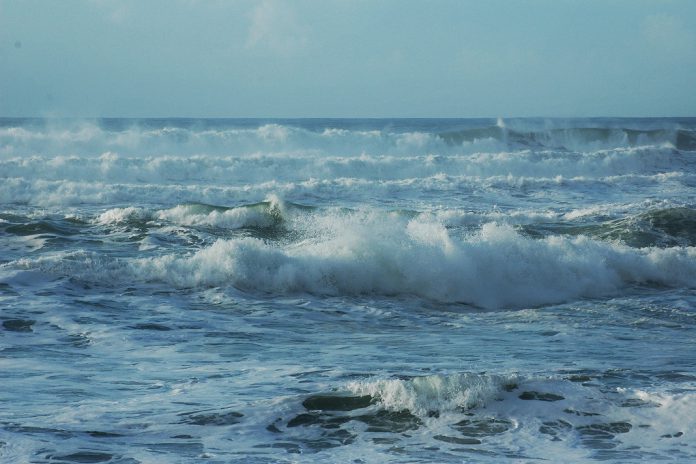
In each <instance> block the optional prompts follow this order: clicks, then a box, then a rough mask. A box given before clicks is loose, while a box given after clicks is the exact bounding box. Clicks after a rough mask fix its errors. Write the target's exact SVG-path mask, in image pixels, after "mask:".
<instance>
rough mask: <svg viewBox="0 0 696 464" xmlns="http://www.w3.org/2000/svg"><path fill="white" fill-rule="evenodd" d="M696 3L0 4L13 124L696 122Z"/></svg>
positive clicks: (199, 0) (2, 0)
mask: <svg viewBox="0 0 696 464" xmlns="http://www.w3.org/2000/svg"><path fill="white" fill-rule="evenodd" d="M695 19H696V1H695V0H421V1H411V0H312V1H309V0H292V1H291V0H287V1H281V0H258V1H250V0H227V1H223V0H207V1H204V0H81V1H77V0H0V116H44V117H48V116H54V117H176V116H179V117H298V118H299V117H524V116H539V117H553V116H559V117H583V116H584V117H587V116H628V117H632V116H696V21H695Z"/></svg>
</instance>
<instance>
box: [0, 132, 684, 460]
mask: <svg viewBox="0 0 696 464" xmlns="http://www.w3.org/2000/svg"><path fill="white" fill-rule="evenodd" d="M0 319H1V321H0V325H1V327H0V385H1V386H0V461H2V462H8V463H10V462H36V463H85V462H89V463H92V462H112V463H138V462H141V463H158V462H161V463H172V462H201V461H204V462H211V463H218V462H219V463H229V462H245V463H246V462H258V463H263V462H364V463H372V462H375V463H377V462H379V463H382V462H394V463H401V462H506V461H507V462H536V461H538V460H551V461H558V460H560V459H562V460H563V461H564V462H587V461H593V460H601V461H609V462H638V461H646V462H653V461H657V460H674V461H678V462H690V461H693V460H696V436H695V433H696V432H694V431H695V430H696V341H695V340H696V338H695V334H696V120H694V119H641V120H636V119H628V120H622V119H598V120H594V119H584V120H550V121H546V120H505V121H502V120H498V121H495V120H285V121H279V120H276V121H261V120H185V119H172V120H99V121H63V120H20V119H1V120H0Z"/></svg>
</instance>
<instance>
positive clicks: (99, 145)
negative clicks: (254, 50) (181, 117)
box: [0, 120, 696, 156]
mask: <svg viewBox="0 0 696 464" xmlns="http://www.w3.org/2000/svg"><path fill="white" fill-rule="evenodd" d="M553 121H554V120H551V122H546V123H539V122H536V123H532V122H530V121H527V120H512V121H506V122H505V123H502V121H499V122H498V123H497V124H494V123H491V124H488V125H486V124H481V123H478V124H476V125H474V126H473V127H459V128H453V129H451V130H450V129H447V128H439V127H437V126H433V127H430V126H423V127H421V126H418V125H413V126H406V127H404V128H398V129H395V128H394V127H390V126H389V125H388V124H387V126H386V127H384V128H381V129H377V128H375V127H367V126H364V127H351V128H345V127H340V124H337V126H338V127H332V126H330V125H325V126H321V127H311V125H309V124H308V123H304V122H301V121H300V122H298V123H297V124H288V123H286V122H283V121H279V122H269V123H263V124H262V123H258V124H257V125H249V124H246V125H241V126H239V125H237V126H236V125H234V123H233V122H231V123H230V124H231V125H220V124H214V123H213V122H211V121H209V120H200V121H198V122H197V123H196V124H191V125H185V126H182V125H178V124H177V123H176V121H175V120H171V121H168V120H160V121H159V124H153V123H152V121H147V120H144V121H140V122H138V121H133V122H131V123H130V124H125V123H123V122H122V123H121V124H118V125H115V126H114V125H108V124H104V123H100V122H99V121H79V120H77V121H53V120H40V121H33V122H23V121H21V120H17V121H13V120H10V121H8V120H0V156H12V155H21V156H26V155H41V156H47V155H51V156H55V155H65V156H71V155H76V156H98V155H101V154H102V153H104V152H114V153H117V154H119V155H124V156H148V155H157V156H159V155H172V156H176V155H202V154H205V155H211V154H215V155H231V156H239V155H249V154H254V153H264V154H268V153H279V152H282V153H294V154H300V153H304V154H308V153H318V154H323V155H335V156H355V155H360V154H363V153H366V154H369V155H415V154H423V153H437V154H442V155H447V154H462V153H476V152H482V151H483V152H491V151H505V150H523V149H529V148H532V149H536V150H538V149H550V150H565V151H596V150H600V149H613V148H627V147H637V146H646V145H650V146H662V145H669V146H671V147H673V148H676V149H677V150H685V151H693V150H696V128H694V127H692V125H693V124H691V125H689V126H686V127H684V126H682V125H680V124H677V123H673V124H670V125H667V126H665V124H664V123H663V124H661V125H659V126H654V125H652V126H651V125H650V124H643V125H642V126H641V125H640V124H633V125H630V124H628V123H626V124H624V125H623V126H622V125H618V126H616V125H614V126H611V127H603V126H598V127H595V126H593V125H592V124H591V120H590V121H584V120H578V121H575V120H569V121H565V122H563V121H561V122H553ZM303 124H304V126H303ZM385 124H386V122H385Z"/></svg>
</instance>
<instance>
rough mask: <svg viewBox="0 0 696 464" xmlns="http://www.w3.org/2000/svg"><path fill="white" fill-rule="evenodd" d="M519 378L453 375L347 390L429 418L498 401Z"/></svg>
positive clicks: (369, 382) (385, 381)
mask: <svg viewBox="0 0 696 464" xmlns="http://www.w3.org/2000/svg"><path fill="white" fill-rule="evenodd" d="M517 380H518V379H517V376H516V375H507V376H503V375H488V374H471V373H462V374H450V375H429V376H423V377H414V378H412V379H407V380H404V379H382V380H364V381H355V382H350V383H349V384H348V385H347V386H346V388H347V390H348V391H350V392H351V393H352V394H355V395H369V396H371V397H373V398H375V399H376V400H377V401H378V402H379V405H380V406H381V407H383V408H385V409H388V410H392V411H402V410H404V409H407V410H409V411H410V412H412V413H413V414H417V415H420V416H426V415H427V414H428V413H429V412H431V411H438V412H442V411H452V410H454V409H457V408H465V409H470V408H476V407H481V406H484V405H485V404H486V403H487V402H489V401H491V400H493V399H495V398H496V397H497V396H498V395H500V393H501V392H502V391H503V389H504V388H505V387H506V386H511V385H513V384H515V383H516V382H517Z"/></svg>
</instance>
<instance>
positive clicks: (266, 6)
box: [246, 0, 308, 55]
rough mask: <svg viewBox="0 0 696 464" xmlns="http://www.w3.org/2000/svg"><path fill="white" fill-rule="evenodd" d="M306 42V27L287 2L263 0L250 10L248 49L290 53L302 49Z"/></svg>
mask: <svg viewBox="0 0 696 464" xmlns="http://www.w3.org/2000/svg"><path fill="white" fill-rule="evenodd" d="M307 42H308V40H307V35H306V29H305V28H304V27H303V26H302V25H301V24H300V23H299V22H298V20H297V17H296V15H295V13H294V11H293V10H292V9H291V8H290V6H289V4H288V3H281V2H277V1H271V0H264V1H263V2H261V3H259V4H258V5H257V6H256V7H255V8H254V9H253V10H252V12H251V26H250V28H249V34H248V36H247V42H246V47H247V48H248V49H267V50H270V51H271V52H274V53H278V54H281V55H291V54H293V53H296V52H298V51H300V50H302V49H303V48H304V47H305V46H306V45H307Z"/></svg>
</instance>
